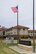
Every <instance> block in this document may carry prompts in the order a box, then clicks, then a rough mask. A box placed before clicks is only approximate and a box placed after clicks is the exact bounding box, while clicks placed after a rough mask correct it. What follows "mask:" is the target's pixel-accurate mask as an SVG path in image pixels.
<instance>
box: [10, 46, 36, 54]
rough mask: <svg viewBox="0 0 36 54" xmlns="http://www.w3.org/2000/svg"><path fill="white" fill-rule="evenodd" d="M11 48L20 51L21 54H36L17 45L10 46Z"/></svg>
mask: <svg viewBox="0 0 36 54" xmlns="http://www.w3.org/2000/svg"><path fill="white" fill-rule="evenodd" d="M9 48H10V49H13V50H15V51H17V52H19V53H20V54H36V53H33V52H31V51H26V50H23V49H21V48H19V47H17V46H10V47H9Z"/></svg>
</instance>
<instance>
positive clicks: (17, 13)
mask: <svg viewBox="0 0 36 54" xmlns="http://www.w3.org/2000/svg"><path fill="white" fill-rule="evenodd" d="M18 35H19V31H18V5H17V37H18V41H17V42H18V43H19V36H18Z"/></svg>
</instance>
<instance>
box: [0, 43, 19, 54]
mask: <svg viewBox="0 0 36 54" xmlns="http://www.w3.org/2000/svg"><path fill="white" fill-rule="evenodd" d="M0 54H19V53H18V52H16V51H14V50H11V49H9V48H8V45H6V44H4V43H2V42H0Z"/></svg>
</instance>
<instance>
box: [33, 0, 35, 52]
mask: <svg viewBox="0 0 36 54" xmlns="http://www.w3.org/2000/svg"><path fill="white" fill-rule="evenodd" d="M33 52H35V36H34V0H33Z"/></svg>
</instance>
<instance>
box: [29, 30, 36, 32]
mask: <svg viewBox="0 0 36 54" xmlns="http://www.w3.org/2000/svg"><path fill="white" fill-rule="evenodd" d="M28 32H33V30H28ZM34 32H36V30H34Z"/></svg>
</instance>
